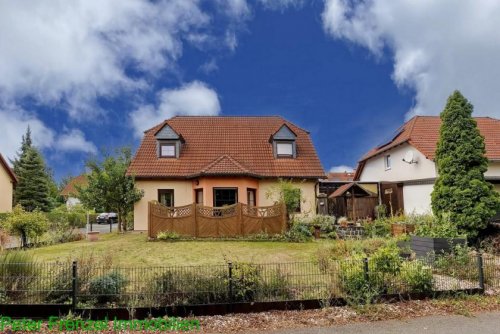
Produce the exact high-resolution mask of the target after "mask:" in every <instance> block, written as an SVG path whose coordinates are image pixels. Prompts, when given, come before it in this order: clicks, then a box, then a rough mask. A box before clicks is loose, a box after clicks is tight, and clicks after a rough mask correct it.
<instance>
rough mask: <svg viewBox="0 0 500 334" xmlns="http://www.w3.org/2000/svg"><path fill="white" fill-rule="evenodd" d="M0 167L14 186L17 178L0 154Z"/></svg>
mask: <svg viewBox="0 0 500 334" xmlns="http://www.w3.org/2000/svg"><path fill="white" fill-rule="evenodd" d="M0 165H1V166H3V168H4V169H5V171H6V172H7V174H8V175H9V176H10V180H11V181H12V182H13V183H14V184H16V183H17V177H16V174H14V171H13V170H12V168H10V166H9V165H8V164H7V161H5V159H4V158H3V156H2V154H1V153H0Z"/></svg>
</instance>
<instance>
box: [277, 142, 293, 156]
mask: <svg viewBox="0 0 500 334" xmlns="http://www.w3.org/2000/svg"><path fill="white" fill-rule="evenodd" d="M276 154H277V155H278V157H293V143H292V142H289V143H280V142H277V143H276Z"/></svg>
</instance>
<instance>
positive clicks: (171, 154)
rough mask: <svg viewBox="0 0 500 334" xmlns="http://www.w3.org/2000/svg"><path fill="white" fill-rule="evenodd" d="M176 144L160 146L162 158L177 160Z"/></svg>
mask: <svg viewBox="0 0 500 334" xmlns="http://www.w3.org/2000/svg"><path fill="white" fill-rule="evenodd" d="M175 156H176V154H175V144H164V143H162V144H160V158H175Z"/></svg>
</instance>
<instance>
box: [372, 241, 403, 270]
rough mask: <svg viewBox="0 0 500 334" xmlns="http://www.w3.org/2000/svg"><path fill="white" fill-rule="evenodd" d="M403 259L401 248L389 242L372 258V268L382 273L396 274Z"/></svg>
mask: <svg viewBox="0 0 500 334" xmlns="http://www.w3.org/2000/svg"><path fill="white" fill-rule="evenodd" d="M402 262H403V261H402V259H401V257H400V256H399V248H398V247H397V246H396V245H395V244H388V245H386V246H384V247H381V248H379V249H378V250H377V251H376V252H375V253H374V254H373V255H372V257H371V258H370V270H371V271H374V272H376V273H381V274H390V275H396V274H397V273H398V272H399V270H400V269H401V263H402Z"/></svg>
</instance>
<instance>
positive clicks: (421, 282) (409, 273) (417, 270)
mask: <svg viewBox="0 0 500 334" xmlns="http://www.w3.org/2000/svg"><path fill="white" fill-rule="evenodd" d="M399 279H400V281H401V284H402V285H403V289H404V288H406V289H407V292H413V293H430V292H432V286H433V280H434V279H433V276H432V268H430V267H429V266H426V265H424V263H422V262H421V261H418V260H416V261H405V262H403V263H402V265H401V270H400V272H399Z"/></svg>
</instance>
